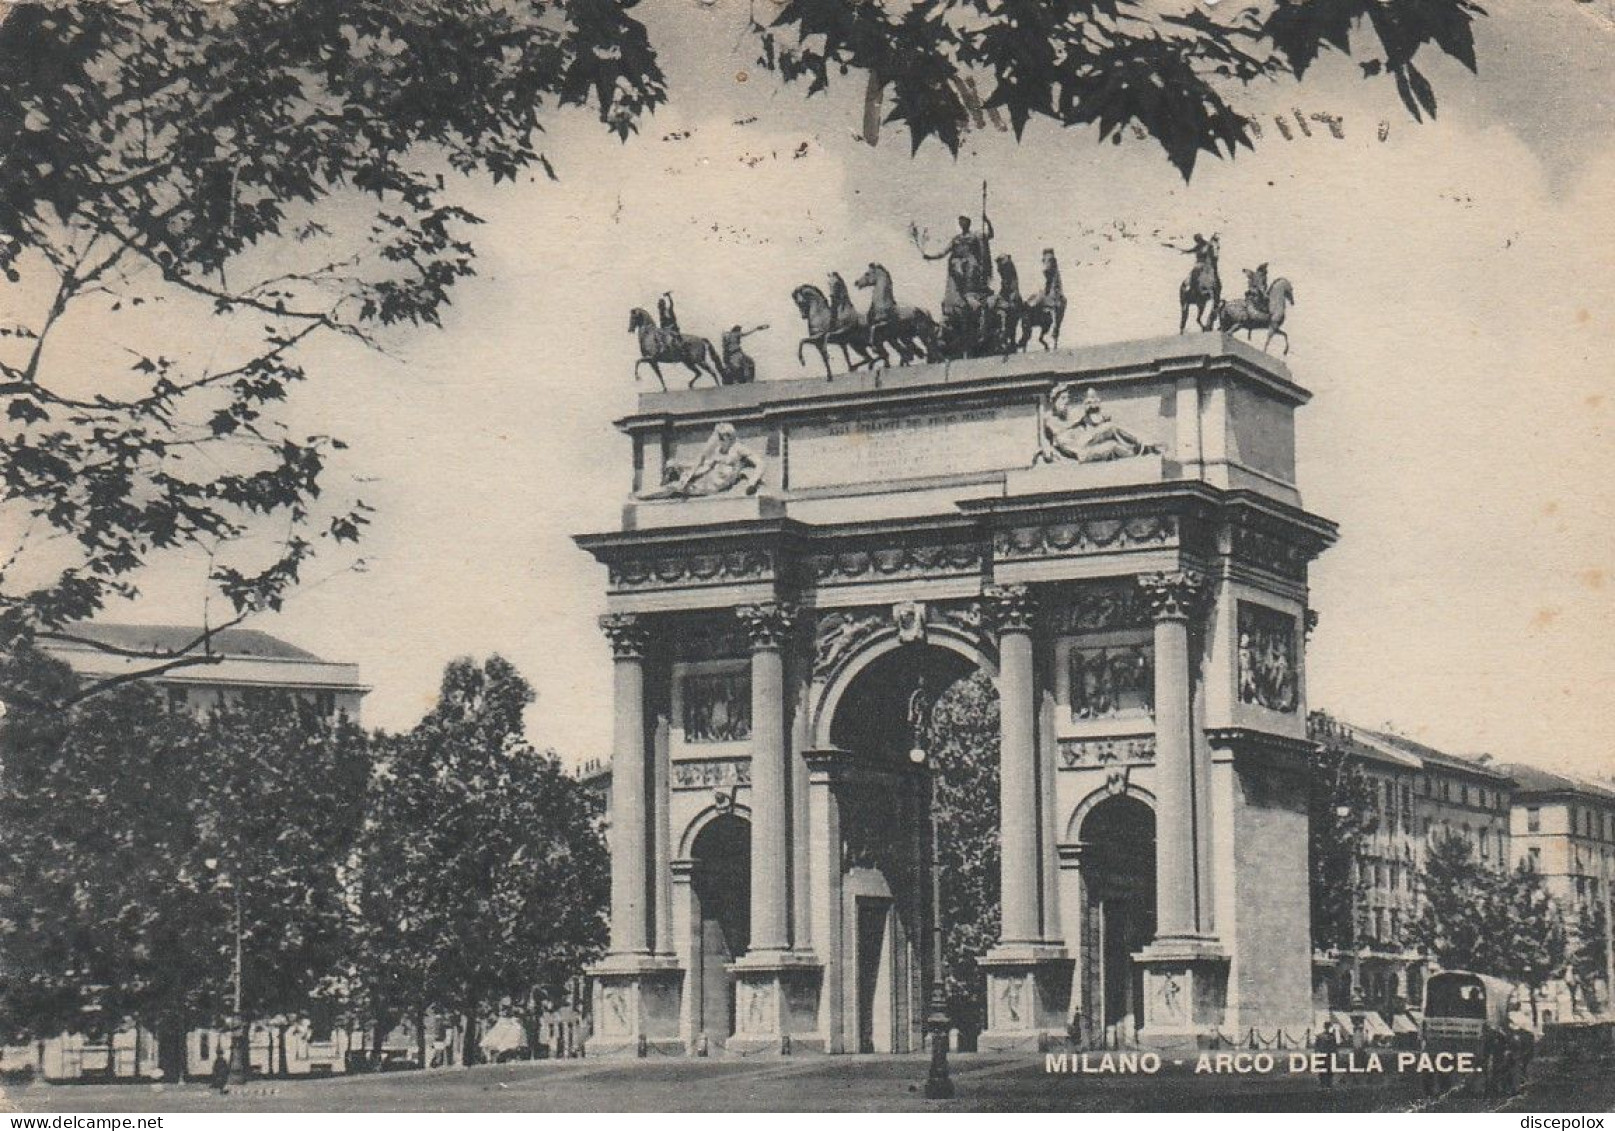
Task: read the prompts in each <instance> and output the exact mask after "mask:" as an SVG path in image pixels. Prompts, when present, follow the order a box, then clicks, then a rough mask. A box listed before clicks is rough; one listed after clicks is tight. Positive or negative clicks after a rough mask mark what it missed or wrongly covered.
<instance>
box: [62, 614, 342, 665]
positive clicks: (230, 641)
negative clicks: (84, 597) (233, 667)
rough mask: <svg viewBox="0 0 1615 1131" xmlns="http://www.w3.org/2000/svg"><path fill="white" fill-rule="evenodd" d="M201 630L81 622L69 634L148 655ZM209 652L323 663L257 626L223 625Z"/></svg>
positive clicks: (173, 648)
mask: <svg viewBox="0 0 1615 1131" xmlns="http://www.w3.org/2000/svg"><path fill="white" fill-rule="evenodd" d="M202 632H203V630H202V629H201V628H199V627H197V626H196V625H183V624H81V625H75V626H74V627H73V628H72V629H71V630H69V634H70V635H72V636H80V637H83V638H84V639H86V640H90V641H94V642H95V643H96V644H101V645H105V646H106V647H108V648H117V649H122V650H123V651H127V652H142V653H147V654H173V655H178V654H179V653H181V652H182V651H184V650H185V649H187V648H188V647H189V646H191V645H193V644H195V642H196V640H197V638H198V637H199V636H201V635H202ZM84 647H89V645H83V644H75V643H73V642H71V641H64V642H61V643H56V642H52V648H53V649H57V648H60V649H71V648H84ZM209 647H210V649H211V650H212V651H214V652H217V653H218V654H220V655H222V656H247V657H252V658H254V659H260V660H311V661H313V662H315V663H324V661H323V660H322V659H321V658H320V657H319V656H316V655H315V654H314V653H313V652H308V651H305V650H304V649H302V648H299V647H297V646H296V645H295V644H288V643H286V641H284V640H282V639H280V638H279V637H277V636H271V635H269V633H267V632H260V631H259V630H258V629H256V628H226V629H221V630H220V631H218V632H216V633H214V634H213V639H212V640H211V641H210V643H209Z"/></svg>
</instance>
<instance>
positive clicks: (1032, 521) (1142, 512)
mask: <svg viewBox="0 0 1615 1131" xmlns="http://www.w3.org/2000/svg"><path fill="white" fill-rule="evenodd" d="M1064 382H1076V383H1077V384H1078V386H1080V387H1081V388H1082V389H1084V390H1087V389H1092V390H1094V396H1093V397H1092V398H1088V399H1086V400H1085V402H1084V403H1085V404H1089V405H1094V406H1096V410H1095V411H1094V412H1093V413H1092V414H1091V417H1090V419H1091V421H1092V423H1091V434H1090V433H1088V432H1082V433H1077V432H1073V435H1072V436H1069V437H1064V439H1065V440H1066V441H1067V446H1068V447H1069V446H1072V445H1077V444H1080V445H1081V450H1083V451H1098V452H1103V453H1104V458H1102V459H1097V458H1096V459H1095V460H1092V461H1080V460H1075V459H1072V460H1065V461H1061V460H1059V459H1058V458H1055V459H1053V460H1052V462H1051V461H1050V460H1049V458H1048V457H1045V459H1044V462H1042V463H1040V464H1039V465H1038V466H1034V459H1035V458H1036V457H1038V454H1039V452H1040V450H1042V449H1041V448H1040V430H1041V429H1042V428H1043V427H1044V424H1043V421H1044V420H1045V416H1044V410H1043V408H1042V406H1043V405H1045V404H1046V402H1047V398H1048V394H1049V391H1050V390H1051V388H1054V387H1056V386H1057V385H1059V384H1060V383H1064ZM1306 400H1307V394H1306V392H1305V391H1304V390H1303V389H1301V388H1300V387H1299V386H1298V385H1296V384H1295V383H1294V382H1293V381H1292V380H1291V378H1290V376H1289V373H1288V371H1287V370H1286V369H1285V368H1284V366H1283V365H1282V364H1280V363H1279V362H1277V361H1275V360H1274V359H1272V358H1270V357H1268V356H1267V355H1265V354H1261V353H1259V352H1257V351H1254V350H1251V349H1248V348H1246V347H1245V346H1243V345H1241V344H1240V343H1238V342H1235V341H1233V340H1231V339H1227V338H1224V337H1223V336H1221V335H1189V336H1183V337H1174V338H1168V339H1159V340H1154V341H1149V342H1134V343H1124V344H1120V345H1116V346H1109V347H1102V348H1095V349H1085V350H1078V351H1062V352H1055V353H1048V354H1042V355H1022V356H1017V357H1012V358H1009V359H1007V360H1004V361H999V360H997V359H990V360H984V361H974V362H960V363H953V364H951V365H948V366H919V367H912V368H908V369H904V370H901V371H882V372H878V373H875V374H861V373H860V374H856V375H852V376H848V377H843V378H838V379H837V380H836V381H835V382H834V383H833V384H826V383H824V382H821V381H817V380H800V381H777V382H763V383H759V384H754V385H743V386H733V387H724V388H720V389H711V390H700V391H690V392H677V393H650V394H645V395H643V396H642V397H641V399H640V406H639V411H638V412H637V413H636V414H634V415H633V416H630V417H628V418H626V419H624V420H622V421H620V422H619V426H620V427H621V428H622V430H623V431H624V432H625V433H627V435H628V436H629V438H630V439H631V441H632V444H633V452H634V461H633V468H634V473H633V481H632V483H631V484H627V485H626V486H627V487H628V495H629V499H630V501H629V502H628V503H627V504H626V505H625V507H624V512H623V522H622V526H621V528H620V529H619V530H616V531H611V532H608V533H599V534H589V535H583V536H580V537H579V538H578V542H579V544H580V545H581V546H582V547H583V548H584V549H585V550H587V551H588V552H589V553H591V554H593V555H594V556H595V557H596V558H597V559H598V560H599V561H600V562H602V563H603V564H604V565H605V566H606V575H607V598H606V599H607V610H608V611H607V613H606V615H605V616H604V617H603V618H602V622H601V623H602V629H603V630H604V632H605V634H606V636H607V638H608V639H609V641H610V644H611V647H612V652H613V663H614V665H615V670H616V675H615V694H616V706H615V711H616V716H615V718H616V722H615V739H614V752H613V761H612V773H611V786H610V789H611V809H612V833H611V847H612V861H613V884H612V909H611V924H612V936H611V951H610V954H609V955H608V956H607V958H606V959H605V960H604V961H603V962H602V963H601V964H600V965H599V966H598V967H597V968H596V969H595V970H593V971H592V975H593V978H594V994H595V1002H594V1004H595V1010H596V1012H595V1016H596V1018H597V1026H596V1035H595V1038H594V1040H593V1042H592V1043H591V1045H590V1055H611V1054H613V1053H617V1054H625V1055H633V1054H635V1053H638V1054H639V1055H644V1054H645V1052H647V1051H648V1050H649V1049H650V1048H651V1047H652V1046H655V1047H658V1048H665V1049H666V1050H667V1051H674V1050H686V1051H690V1052H694V1053H698V1054H699V1053H702V1052H706V1053H709V1054H713V1053H715V1052H716V1051H717V1050H718V1049H727V1050H728V1051H730V1052H744V1053H756V1052H805V1051H825V1052H856V1051H860V1050H868V1051H904V1050H908V1049H913V1048H916V1047H918V1044H919V1041H920V1030H921V1021H922V1016H923V1013H924V1010H923V1007H922V1006H923V994H922V992H921V987H922V986H924V985H926V984H928V979H929V974H930V971H929V963H930V958H929V955H930V953H931V948H930V946H929V941H930V932H931V930H932V924H931V922H930V915H929V911H928V906H929V905H928V901H927V898H926V896H925V894H924V893H925V891H926V890H927V886H928V880H927V877H928V872H927V868H928V866H929V863H928V852H927V850H926V839H925V832H924V830H925V827H926V824H925V814H924V812H923V810H922V808H921V805H922V803H923V798H924V796H925V793H924V791H923V789H922V783H921V782H920V780H919V778H918V776H917V774H916V772H915V770H914V769H913V767H912V765H911V764H910V762H909V761H908V758H907V757H906V755H907V752H908V747H909V746H911V745H912V736H913V732H912V731H911V730H910V729H909V725H908V722H907V720H908V718H909V717H910V716H911V715H912V713H913V710H914V704H915V703H916V701H918V700H919V699H920V698H921V697H923V695H924V693H925V688H927V687H931V688H934V689H939V688H940V687H941V686H945V685H946V683H947V682H948V681H950V680H952V679H955V678H958V677H959V676H960V675H963V674H968V673H969V672H970V671H971V670H973V669H979V670H982V671H985V672H987V673H988V674H989V675H991V676H992V678H993V679H994V681H995V683H996V686H997V690H998V695H999V706H1000V718H1001V726H1002V730H1001V735H1000V747H1001V750H1000V757H1001V763H1000V774H999V779H1000V789H1001V795H1000V808H1001V831H1000V843H1001V860H1002V873H1001V887H1002V909H1001V910H1002V924H1001V931H1000V937H999V941H998V944H997V946H995V947H994V948H993V949H992V951H991V952H990V953H989V954H987V955H986V956H985V958H984V959H983V962H982V965H983V967H984V969H985V970H986V971H987V978H988V992H987V1000H988V1027H987V1031H986V1032H985V1033H984V1034H983V1035H982V1038H981V1039H982V1042H983V1045H984V1046H986V1047H996V1048H1027V1049H1033V1048H1036V1047H1038V1046H1040V1045H1042V1044H1045V1043H1047V1042H1049V1041H1050V1040H1052V1039H1055V1038H1058V1037H1063V1036H1064V1035H1065V1034H1066V1033H1067V1031H1068V1030H1069V1028H1070V1027H1071V1026H1072V1025H1073V1024H1076V1025H1077V1026H1079V1027H1087V1028H1089V1029H1090V1030H1101V1029H1103V1030H1112V1031H1114V1032H1115V1033H1116V1035H1117V1036H1118V1038H1119V1039H1125V1040H1127V1041H1129V1042H1135V1041H1138V1040H1140V1039H1142V1040H1144V1041H1146V1042H1150V1043H1155V1044H1163V1045H1169V1044H1177V1043H1192V1042H1196V1041H1199V1040H1203V1039H1205V1038H1208V1037H1210V1036H1211V1035H1212V1034H1213V1033H1215V1032H1217V1031H1219V1030H1220V1031H1221V1032H1224V1033H1230V1032H1235V1031H1244V1030H1246V1029H1249V1028H1252V1027H1255V1028H1259V1029H1262V1030H1272V1029H1276V1028H1286V1029H1288V1030H1290V1031H1292V1032H1299V1031H1302V1030H1303V1029H1305V1028H1306V1027H1307V1026H1308V1024H1309V1023H1310V1011H1311V1006H1310V996H1311V995H1310V973H1311V966H1310V962H1311V948H1310V931H1309V922H1308V900H1307V887H1306V885H1307V860H1306V843H1307V836H1306V830H1307V824H1306V822H1307V808H1306V806H1307V771H1308V759H1307V754H1308V751H1309V750H1310V747H1309V745H1308V742H1307V734H1306V718H1307V714H1306V665H1305V654H1304V645H1305V627H1306V624H1307V614H1308V609H1307V588H1306V571H1307V564H1308V562H1309V561H1310V560H1311V559H1312V558H1314V557H1315V556H1316V555H1317V554H1318V553H1320V552H1321V551H1322V550H1323V549H1324V548H1326V547H1327V546H1328V545H1329V544H1330V542H1331V541H1332V540H1333V539H1334V536H1335V530H1334V527H1333V525H1332V524H1330V523H1329V522H1327V521H1326V520H1323V519H1320V518H1318V517H1316V516H1314V515H1311V514H1309V513H1308V512H1306V511H1305V510H1303V509H1302V508H1301V505H1300V495H1299V492H1298V490H1297V487H1296V485H1295V482H1294V479H1295V472H1294V462H1295V461H1294V430H1293V415H1294V411H1295V410H1296V409H1297V408H1298V407H1300V406H1301V405H1303V404H1304V403H1305V402H1306ZM1100 403H1102V406H1103V408H1102V411H1100V410H1098V409H1097V405H1098V404H1100ZM724 423H727V424H732V425H733V427H734V429H735V430H736V432H737V433H738V436H739V441H740V443H742V444H743V445H744V446H745V447H746V449H747V450H748V451H749V452H751V453H755V454H756V455H757V457H758V459H759V461H760V463H761V465H762V470H761V479H760V482H759V483H758V484H757V485H756V487H755V490H750V489H748V491H747V492H744V493H740V492H736V493H731V494H722V495H717V496H714V497H708V498H693V499H692V498H684V499H662V498H656V499H648V500H647V499H644V498H641V497H640V496H641V495H642V494H644V493H645V492H646V491H647V489H650V488H653V487H654V485H656V484H658V483H660V482H661V481H662V479H663V478H664V469H665V468H666V467H667V466H669V465H673V464H678V465H687V464H688V463H689V461H690V460H691V459H692V458H696V453H698V452H699V451H701V450H703V445H704V444H706V443H707V441H708V437H709V436H710V435H712V434H713V432H714V428H715V426H716V425H718V424H724ZM1070 427H1071V428H1072V429H1077V428H1078V427H1082V428H1090V425H1088V424H1083V425H1080V426H1079V425H1077V424H1072V425H1070ZM943 928H944V929H945V928H946V924H944V925H943Z"/></svg>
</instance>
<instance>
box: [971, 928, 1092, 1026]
mask: <svg viewBox="0 0 1615 1131" xmlns="http://www.w3.org/2000/svg"><path fill="white" fill-rule="evenodd" d="M978 965H979V966H980V967H981V968H982V970H984V971H985V972H986V974H987V1031H986V1032H984V1033H982V1034H981V1037H980V1039H979V1042H978V1047H979V1048H980V1049H981V1050H982V1051H983V1052H1013V1051H1031V1050H1040V1049H1043V1048H1047V1047H1049V1046H1050V1045H1053V1044H1058V1043H1059V1042H1062V1041H1064V1040H1065V1038H1066V1024H1067V1022H1069V1021H1070V1017H1069V1016H1068V1014H1067V1010H1068V1009H1069V1007H1070V1005H1071V978H1072V972H1073V963H1072V961H1071V957H1070V955H1068V954H1067V953H1066V950H1065V948H1064V947H1063V946H1036V945H1005V946H999V947H994V948H993V949H992V950H990V951H988V952H987V955H986V957H984V958H982V959H981V961H980V962H979V963H978Z"/></svg>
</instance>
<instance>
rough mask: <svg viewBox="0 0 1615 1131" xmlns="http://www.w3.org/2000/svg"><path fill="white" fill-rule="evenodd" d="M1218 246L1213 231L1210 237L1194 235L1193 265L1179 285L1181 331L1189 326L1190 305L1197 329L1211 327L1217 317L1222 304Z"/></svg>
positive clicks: (1220, 241) (1217, 240) (1219, 244)
mask: <svg viewBox="0 0 1615 1131" xmlns="http://www.w3.org/2000/svg"><path fill="white" fill-rule="evenodd" d="M1221 249H1222V238H1221V237H1220V236H1218V235H1216V234H1215V233H1213V234H1212V237H1211V238H1210V239H1209V240H1202V239H1201V238H1200V237H1199V236H1196V237H1195V238H1194V251H1193V255H1194V267H1193V268H1191V269H1190V271H1189V277H1188V278H1187V279H1184V280H1183V285H1182V286H1180V287H1179V288H1178V303H1179V305H1180V306H1181V307H1182V309H1183V314H1182V316H1181V317H1180V318H1179V319H1178V333H1180V334H1181V333H1183V332H1184V330H1186V329H1187V328H1188V325H1189V308H1190V307H1191V306H1192V307H1194V308H1195V314H1194V320H1195V324H1196V325H1197V326H1199V327H1200V329H1202V330H1209V329H1211V327H1212V325H1213V324H1214V323H1215V322H1216V320H1217V311H1218V309H1219V308H1220V307H1221V305H1222V279H1221V278H1220V277H1219V276H1218V275H1217V256H1218V253H1219V252H1220V251H1221ZM1178 250H1180V251H1181V250H1184V249H1182V248H1179V249H1178Z"/></svg>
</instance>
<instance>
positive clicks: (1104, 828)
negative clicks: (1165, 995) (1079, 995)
mask: <svg viewBox="0 0 1615 1131" xmlns="http://www.w3.org/2000/svg"><path fill="white" fill-rule="evenodd" d="M1079 836H1080V838H1081V841H1082V846H1083V847H1082V878H1083V886H1084V890H1085V893H1086V906H1085V907H1084V909H1083V910H1084V920H1085V922H1084V939H1083V943H1084V945H1083V947H1082V956H1083V963H1082V966H1083V971H1082V973H1083V984H1084V994H1083V997H1084V1000H1085V1001H1086V1002H1087V1003H1088V1012H1089V1017H1090V1019H1092V1020H1096V1021H1097V1022H1098V1023H1099V1024H1100V1025H1102V1026H1103V1033H1104V1035H1105V1036H1106V1037H1107V1038H1112V1039H1114V1038H1118V1037H1119V1038H1121V1039H1123V1040H1129V1041H1130V1040H1131V1039H1132V1038H1133V1033H1134V1031H1136V1030H1137V1029H1138V1028H1139V1026H1140V1025H1141V1024H1142V1023H1143V1017H1142V1015H1141V1013H1142V1011H1141V1010H1140V1009H1139V1004H1140V1003H1141V1002H1142V1001H1143V990H1144V987H1143V975H1142V972H1141V971H1139V970H1137V969H1136V968H1135V967H1134V964H1133V957H1132V956H1133V954H1134V953H1135V952H1136V951H1138V950H1139V949H1141V948H1142V947H1143V946H1144V945H1145V944H1147V943H1148V942H1149V941H1150V940H1151V939H1152V938H1154V937H1155V811H1154V810H1153V809H1151V808H1150V807H1149V806H1148V805H1147V804H1145V803H1144V802H1143V801H1140V800H1139V799H1138V798H1136V797H1129V796H1127V795H1125V794H1119V795H1117V796H1115V797H1110V798H1106V799H1105V800H1104V801H1101V802H1100V803H1099V804H1097V805H1095V806H1094V807H1093V809H1092V811H1090V812H1089V813H1088V815H1087V817H1086V818H1084V819H1083V822H1082V828H1081V830H1080V832H1079ZM1095 1035H1097V1034H1095Z"/></svg>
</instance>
